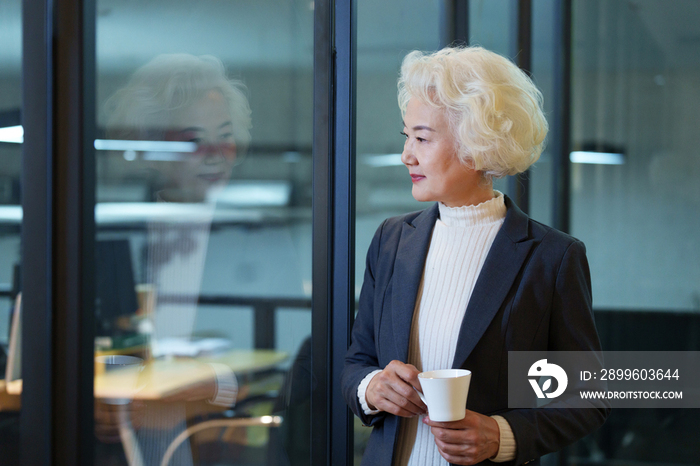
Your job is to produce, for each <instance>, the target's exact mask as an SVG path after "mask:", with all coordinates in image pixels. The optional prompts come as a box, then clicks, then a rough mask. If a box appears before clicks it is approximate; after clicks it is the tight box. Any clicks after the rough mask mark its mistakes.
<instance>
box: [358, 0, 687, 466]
mask: <svg viewBox="0 0 700 466" xmlns="http://www.w3.org/2000/svg"><path fill="white" fill-rule="evenodd" d="M452 6H453V5H452V2H437V3H428V4H425V3H423V4H421V8H416V7H415V6H413V5H410V4H407V3H405V2H401V5H393V6H386V8H385V7H380V6H379V5H375V4H371V5H370V2H367V3H365V2H361V1H360V2H358V51H357V56H358V84H357V85H358V91H357V96H358V97H357V115H358V124H357V140H356V144H357V160H358V165H357V166H358V169H357V183H356V186H357V207H356V212H357V241H356V244H357V255H356V271H355V276H356V293H357V295H358V296H359V290H360V288H361V284H362V277H363V271H364V260H365V254H366V252H367V248H368V246H369V242H370V240H371V238H372V235H373V233H374V231H375V230H376V228H377V227H378V226H379V224H380V223H381V222H382V221H383V220H384V219H385V218H386V217H389V216H392V215H398V214H401V213H406V212H410V211H413V210H419V209H422V208H426V207H427V205H423V204H420V203H417V202H415V201H414V200H413V199H412V197H411V195H410V186H411V183H410V180H409V179H408V176H407V171H406V169H405V167H402V166H401V165H400V155H399V154H400V151H401V150H402V145H401V144H402V142H403V140H402V139H401V138H400V137H399V135H398V131H399V130H398V128H397V125H398V124H400V123H397V122H398V119H399V118H400V112H399V109H398V105H397V99H396V80H397V77H398V73H399V68H400V64H401V60H402V58H403V56H405V55H406V54H407V53H408V52H410V51H411V50H415V49H418V50H424V51H434V50H437V49H439V48H441V47H442V46H445V45H447V44H449V43H451V42H452V41H453V39H454V37H451V36H450V35H449V31H450V26H451V23H452V21H454V20H455V18H454V16H452V10H451V8H452ZM668 6H669V5H668V4H667V2H662V1H657V0H644V1H633V2H632V1H631V2H616V1H605V0H601V1H589V0H579V1H573V2H560V1H556V0H533V1H531V2H528V1H524V2H523V1H520V2H518V1H500V0H499V1H479V0H471V1H469V2H468V16H467V17H464V18H462V19H463V20H465V21H467V23H468V37H469V43H470V44H474V45H481V46H484V47H486V48H488V49H491V50H493V51H496V52H498V53H500V54H502V55H505V56H507V57H509V58H511V59H512V60H514V61H517V60H519V55H520V54H522V53H523V50H522V49H521V48H517V47H516V48H514V47H513V46H514V43H515V42H516V37H517V32H518V29H517V28H518V26H517V25H518V24H519V23H520V22H519V16H518V15H520V14H523V11H522V10H521V11H520V13H519V12H518V11H519V9H522V8H529V9H530V10H529V14H530V15H531V23H530V29H531V30H530V34H531V36H530V41H531V42H530V43H531V45H530V50H529V51H528V52H529V53H530V54H531V63H530V67H531V68H530V70H529V71H530V72H531V74H532V78H533V80H534V82H535V83H536V85H537V86H538V87H539V88H540V89H541V90H542V92H543V95H544V108H545V113H546V115H547V118H548V120H549V124H550V133H549V136H548V145H547V146H546V148H545V150H544V152H543V154H542V156H541V158H540V160H539V161H538V162H537V163H536V164H535V165H534V166H533V167H532V168H531V169H530V170H529V174H528V179H529V183H528V188H527V189H528V194H529V206H528V211H529V214H530V216H531V217H532V218H534V219H535V220H539V221H542V222H544V223H547V224H549V225H552V226H555V227H557V228H560V229H563V230H565V231H568V232H569V233H571V234H572V235H574V236H576V237H577V238H579V239H581V240H582V241H584V243H585V244H586V248H587V255H588V259H589V261H590V267H591V275H592V281H593V297H594V301H593V302H594V313H595V318H596V323H597V326H598V331H599V334H600V338H601V341H602V345H603V349H604V350H611V351H612V350H625V351H637V350H667V351H668V350H677V351H687V350H694V351H697V350H698V349H700V348H699V347H698V342H700V337H699V336H700V313H699V311H700V309H699V307H698V303H699V302H700V300H699V299H698V296H700V295H699V294H698V293H699V292H698V283H700V281H699V280H698V273H699V269H698V267H699V264H700V252H699V251H700V247H699V245H698V239H697V234H695V233H694V232H695V231H697V230H698V227H699V225H698V221H699V220H700V216H698V215H697V212H698V211H699V210H700V209H699V208H700V205H699V203H700V193H699V191H698V189H697V185H698V183H697V177H698V175H700V172H699V171H698V157H697V147H698V146H699V144H698V141H697V135H698V132H697V130H696V129H697V127H698V121H699V120H698V117H697V115H696V113H697V112H695V111H694V110H693V109H696V108H697V107H698V105H697V104H698V96H699V95H700V94H698V86H697V83H698V82H700V77H699V76H698V69H700V60H698V58H697V57H700V53H699V52H700V50H698V44H699V43H700V41H698V37H700V30H699V29H698V26H697V21H695V18H697V17H698V16H699V15H700V11H699V10H698V8H699V6H698V3H697V2H692V1H679V2H674V4H673V8H668ZM419 10H420V14H418V13H417V12H418V11H419ZM413 14H416V17H415V18H414V17H413V16H412V15H413ZM418 18H420V25H417V22H418V21H419V20H418ZM379 25H381V27H380V26H379ZM562 31H563V32H562ZM446 32H447V34H446V35H445V33H446ZM567 34H568V35H570V40H571V43H572V46H571V48H566V46H567V42H566V40H565V39H566V35H567ZM379 56H382V57H383V59H382V60H380V59H378V57H379ZM567 63H570V64H571V68H570V69H569V70H568V72H567V70H566V67H567ZM568 73H570V77H571V78H570V81H569V80H568V79H569V78H568V76H569V75H568ZM569 105H570V112H567V113H562V112H563V111H564V110H565V109H567V108H569ZM562 109H564V110H562ZM558 115H561V116H562V117H561V118H558V117H557V116H558ZM392 122H394V124H392ZM569 130H570V136H569V135H568V134H569ZM392 135H394V136H392ZM392 138H393V142H392ZM608 153H609V156H608V155H605V154H608ZM605 157H608V158H607V159H605ZM562 167H563V168H562ZM567 173H570V178H566V179H565V180H564V182H563V183H559V181H560V179H559V178H560V177H561V176H564V177H567V176H568V175H567ZM562 186H563V187H565V188H567V189H564V190H562ZM495 187H496V188H497V189H499V190H501V191H503V192H505V193H507V194H508V195H509V196H511V197H514V196H515V193H513V192H511V191H510V190H511V189H512V187H513V183H512V182H509V181H508V180H497V182H496V183H495ZM569 190H570V191H569ZM569 192H570V195H569V194H568V193H569ZM560 206H564V207H563V211H564V212H565V213H567V214H568V215H569V216H570V221H568V220H567V215H564V216H562V215H561V212H562V208H561V207H560ZM693 417H694V412H693V411H691V410H668V409H667V410H653V409H637V410H614V411H613V413H612V415H611V416H610V418H609V420H608V421H607V423H606V424H605V425H604V426H603V428H602V429H601V430H599V431H598V432H596V433H594V434H592V435H591V436H589V437H588V438H585V439H583V440H581V441H580V442H578V443H576V444H575V445H572V446H571V447H568V448H567V449H565V450H564V451H562V452H559V453H555V454H551V455H548V456H547V457H545V458H543V464H623V463H624V464H631V463H634V464H649V465H653V464H696V463H698V462H699V461H700V450H699V449H698V447H697V443H696V442H694V441H693V440H692V439H695V438H697V435H698V433H700V430H698V427H697V425H696V423H694V422H693V421H692V419H693ZM369 432H370V429H369V428H366V427H362V426H360V425H359V423H358V424H357V426H356V429H355V454H356V458H355V460H356V461H355V464H359V462H360V460H361V455H362V452H363V451H364V445H365V442H366V441H367V437H368V436H369Z"/></svg>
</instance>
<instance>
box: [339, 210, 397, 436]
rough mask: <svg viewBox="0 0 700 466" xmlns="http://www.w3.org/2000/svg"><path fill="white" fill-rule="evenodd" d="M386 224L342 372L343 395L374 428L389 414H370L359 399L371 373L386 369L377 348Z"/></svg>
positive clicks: (372, 251)
mask: <svg viewBox="0 0 700 466" xmlns="http://www.w3.org/2000/svg"><path fill="white" fill-rule="evenodd" d="M385 225H386V221H384V223H382V225H381V226H380V227H379V228H378V229H377V231H376V233H375V234H374V238H373V239H372V243H371V244H370V247H369V250H368V251H367V260H366V267H365V277H364V282H363V284H362V291H361V292H360V301H359V309H358V312H357V317H356V318H355V324H354V325H353V329H352V336H351V339H352V342H351V344H350V348H349V349H348V352H347V353H346V356H345V367H344V368H343V371H342V373H341V379H340V385H341V389H342V391H343V396H344V397H345V401H346V402H347V404H348V406H350V409H351V410H352V411H353V413H355V415H356V416H358V417H359V418H360V419H361V420H362V423H363V424H365V425H368V426H373V425H375V424H376V423H377V422H380V421H381V420H383V419H384V417H385V415H386V413H384V412H380V413H378V414H374V415H366V414H365V413H364V411H363V409H362V406H361V405H360V401H359V399H358V397H357V388H358V386H359V385H360V382H361V381H362V379H364V378H365V376H367V374H369V373H370V372H372V371H374V370H377V369H383V368H382V367H379V362H378V356H377V346H376V344H375V325H376V323H375V312H374V301H375V299H374V298H375V296H374V294H375V284H376V283H375V281H376V278H377V277H376V273H377V268H378V267H379V260H380V250H381V240H382V232H383V230H384V227H385Z"/></svg>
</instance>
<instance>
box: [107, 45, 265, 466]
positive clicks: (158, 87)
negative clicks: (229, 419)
mask: <svg viewBox="0 0 700 466" xmlns="http://www.w3.org/2000/svg"><path fill="white" fill-rule="evenodd" d="M244 90H245V87H244V86H243V84H242V83H240V82H238V81H235V80H230V79H228V78H227V76H226V72H225V69H224V66H223V64H222V63H221V61H220V60H218V59H217V58H215V57H211V56H201V57H196V56H193V55H187V54H168V55H160V56H158V57H156V58H154V59H153V60H151V61H150V62H149V63H147V64H145V65H144V66H142V67H141V68H139V69H138V70H137V71H136V72H135V73H134V75H133V76H132V77H131V79H130V80H129V82H128V83H127V85H126V86H125V87H124V88H123V89H121V90H119V91H118V92H117V93H116V94H115V95H114V96H113V97H112V98H111V99H110V101H109V102H108V104H107V106H108V108H109V110H108V111H109V118H108V120H107V121H108V125H107V126H108V135H109V136H110V138H111V139H117V140H127V141H133V142H136V141H138V142H140V143H142V144H141V146H142V147H143V148H144V151H141V152H138V153H136V154H133V156H132V157H131V158H132V159H135V160H134V161H131V162H127V163H128V164H136V165H137V167H138V166H139V165H140V166H141V168H147V169H148V170H149V172H150V173H151V174H152V175H155V181H154V182H155V186H154V188H153V199H152V200H153V201H154V202H157V203H159V207H162V208H161V209H158V210H159V211H160V213H161V214H164V215H158V217H155V218H153V219H152V220H151V221H149V222H148V232H147V244H146V246H145V250H144V252H145V254H144V256H145V267H144V275H145V277H144V278H145V281H146V283H147V284H149V285H151V286H152V287H153V289H155V293H156V296H155V299H154V302H155V303H156V304H155V306H154V309H152V310H150V312H149V315H148V320H147V321H145V322H143V323H142V327H144V328H146V329H147V330H148V332H149V336H150V341H149V343H150V350H151V354H152V356H153V357H156V358H159V357H166V358H167V357H172V356H180V357H181V356H183V354H182V353H179V352H178V351H182V349H181V348H182V347H183V345H185V346H186V342H187V341H188V340H190V339H191V338H192V337H193V332H194V327H195V318H196V315H197V302H198V298H199V295H200V289H201V286H202V277H203V274H204V271H205V265H206V259H207V256H208V255H210V254H211V252H210V251H209V248H208V246H209V238H210V230H211V223H212V219H213V216H214V210H215V200H216V194H217V192H218V191H220V190H221V189H222V188H223V187H224V186H225V185H226V183H228V180H229V178H230V176H231V171H232V168H233V165H234V163H235V162H236V161H237V160H239V159H240V156H241V155H242V154H243V153H244V152H245V150H246V148H247V146H248V144H249V142H250V133H249V129H250V126H251V124H250V121H251V119H250V108H249V105H248V99H247V98H246V96H245V93H244ZM173 143H175V144H174V145H173ZM178 143H181V144H178ZM183 147H184V148H187V149H188V150H189V151H181V149H180V150H176V151H173V150H172V149H173V148H176V149H179V148H183ZM125 158H126V157H125ZM168 213H169V214H168ZM173 348H174V349H173ZM206 366H208V367H206ZM206 366H204V365H202V366H198V367H199V369H201V371H202V372H205V373H208V375H209V376H210V377H208V378H207V379H206V380H203V381H202V382H201V383H200V384H198V385H195V386H190V387H189V388H188V389H187V390H181V391H178V392H176V393H174V394H172V395H170V396H168V397H167V398H166V399H161V400H159V402H152V403H149V404H148V406H147V407H146V408H145V409H142V410H140V412H138V413H137V414H138V415H139V416H137V417H139V418H140V419H139V420H140V422H138V424H140V428H139V429H138V432H137V440H138V442H137V443H135V444H134V445H133V451H128V450H127V454H128V455H129V456H130V458H131V462H132V463H133V464H144V465H159V464H160V462H161V460H162V458H163V454H164V452H165V450H166V449H167V447H168V446H169V445H170V443H171V442H172V441H173V439H174V438H175V437H176V436H177V435H178V434H180V433H181V432H182V431H183V430H184V429H185V428H186V427H187V426H186V423H185V421H186V418H187V414H188V411H191V410H192V409H193V403H197V404H198V406H194V408H195V410H202V411H210V410H211V409H213V408H207V407H206V406H202V404H203V403H204V402H208V403H209V404H213V405H216V406H219V407H221V408H220V409H225V408H228V407H231V406H232V405H233V404H234V403H235V402H236V398H237V395H238V384H237V381H236V378H235V376H234V374H233V372H232V371H231V369H230V368H229V367H228V366H226V365H224V364H219V363H208V364H207V365H206ZM187 367H188V370H191V367H192V366H187ZM171 375H172V374H166V375H162V374H157V373H151V374H150V377H151V379H152V380H158V379H159V378H162V377H166V376H167V377H170V376H171ZM101 413H102V411H100V410H98V414H101ZM98 427H104V426H101V425H100V424H99V422H98ZM108 427H109V426H108ZM103 430H107V431H108V432H109V429H103ZM192 463H193V460H192V453H191V452H190V448H189V444H187V443H185V444H184V445H183V446H182V447H180V448H178V450H176V452H175V455H174V457H173V459H172V463H171V464H178V465H188V464H192Z"/></svg>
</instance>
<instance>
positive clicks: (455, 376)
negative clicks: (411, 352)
mask: <svg viewBox="0 0 700 466" xmlns="http://www.w3.org/2000/svg"><path fill="white" fill-rule="evenodd" d="M471 379H472V373H471V371H468V370H466V369H442V370H438V371H429V372H421V373H420V374H418V381H419V382H420V386H421V388H422V389H423V393H422V394H420V393H419V395H421V399H422V400H423V403H425V404H426V406H427V407H428V415H429V416H430V419H431V420H432V421H437V422H449V421H459V420H460V419H464V416H465V411H466V409H467V394H468V393H469V382H471Z"/></svg>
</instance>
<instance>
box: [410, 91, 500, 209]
mask: <svg viewBox="0 0 700 466" xmlns="http://www.w3.org/2000/svg"><path fill="white" fill-rule="evenodd" d="M403 134H404V135H405V136H406V142H405V143H404V147H403V153H402V154H401V161H402V162H403V163H404V165H406V167H407V168H408V172H409V174H410V175H411V181H413V191H412V193H413V197H415V198H416V200H417V201H432V202H442V203H443V204H445V205H447V206H449V207H458V206H463V205H471V204H478V203H480V202H483V201H485V200H488V199H490V198H491V197H493V192H492V191H491V193H490V196H489V194H488V193H485V192H483V188H484V186H483V185H481V186H480V181H481V174H480V173H479V172H477V171H475V170H472V169H469V168H468V167H467V166H465V165H464V164H463V163H462V162H461V161H460V160H459V157H458V155H457V149H456V147H457V143H456V140H455V137H454V136H453V134H452V131H451V130H450V127H449V123H448V120H447V116H446V115H445V113H444V111H442V110H441V109H438V108H436V107H433V106H432V105H428V104H426V103H425V102H423V101H421V100H419V99H416V98H413V99H411V100H410V101H409V102H408V106H407V108H406V115H405V117H404V128H403ZM489 189H490V186H489Z"/></svg>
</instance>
